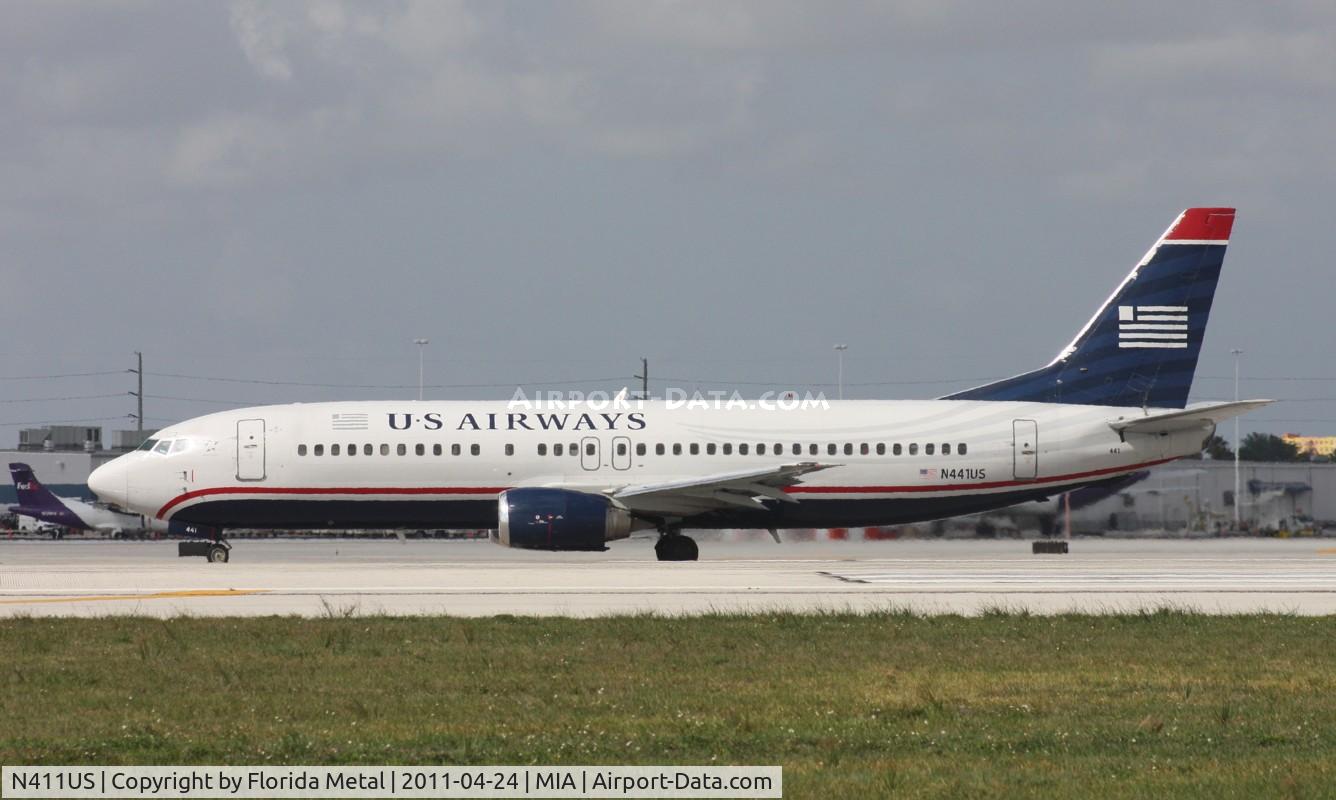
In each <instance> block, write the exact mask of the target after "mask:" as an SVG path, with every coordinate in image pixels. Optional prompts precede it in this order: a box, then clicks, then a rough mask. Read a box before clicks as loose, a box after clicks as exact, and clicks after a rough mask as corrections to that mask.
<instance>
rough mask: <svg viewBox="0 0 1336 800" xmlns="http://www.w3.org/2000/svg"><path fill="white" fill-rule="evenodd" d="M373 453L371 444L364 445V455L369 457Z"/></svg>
mask: <svg viewBox="0 0 1336 800" xmlns="http://www.w3.org/2000/svg"><path fill="white" fill-rule="evenodd" d="M371 453H372V448H371V445H369V444H364V445H362V455H364V456H369V455H371Z"/></svg>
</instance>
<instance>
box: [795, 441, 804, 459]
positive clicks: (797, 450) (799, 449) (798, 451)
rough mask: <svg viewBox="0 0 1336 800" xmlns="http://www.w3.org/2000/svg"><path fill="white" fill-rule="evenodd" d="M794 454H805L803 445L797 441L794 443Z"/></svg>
mask: <svg viewBox="0 0 1336 800" xmlns="http://www.w3.org/2000/svg"><path fill="white" fill-rule="evenodd" d="M793 454H794V455H795V456H800V455H802V454H803V446H802V445H800V444H798V443H797V442H794V443H793Z"/></svg>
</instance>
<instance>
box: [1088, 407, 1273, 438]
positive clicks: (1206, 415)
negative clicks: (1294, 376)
mask: <svg viewBox="0 0 1336 800" xmlns="http://www.w3.org/2000/svg"><path fill="white" fill-rule="evenodd" d="M1272 402H1275V401H1273V400H1237V401H1235V402H1232V403H1204V404H1202V405H1198V406H1193V407H1192V408H1185V409H1183V410H1182V411H1167V412H1165V413H1162V414H1151V415H1149V416H1144V417H1130V418H1119V419H1117V420H1115V421H1113V422H1110V423H1109V427H1110V428H1113V429H1114V430H1115V431H1118V432H1119V433H1149V434H1159V433H1173V432H1174V431H1188V430H1192V429H1193V428H1200V427H1203V426H1205V425H1215V424H1218V423H1220V422H1223V421H1225V420H1227V419H1232V418H1234V417H1237V416H1239V415H1240V414H1246V413H1248V412H1249V411H1252V410H1253V409H1255V408H1261V407H1262V406H1265V405H1268V404H1270V403H1272Z"/></svg>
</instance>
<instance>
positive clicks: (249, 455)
mask: <svg viewBox="0 0 1336 800" xmlns="http://www.w3.org/2000/svg"><path fill="white" fill-rule="evenodd" d="M237 480H239V481H262V480H264V420H262V419H243V420H239V421H238V422H237Z"/></svg>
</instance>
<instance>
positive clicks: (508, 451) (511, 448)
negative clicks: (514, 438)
mask: <svg viewBox="0 0 1336 800" xmlns="http://www.w3.org/2000/svg"><path fill="white" fill-rule="evenodd" d="M506 455H508V456H513V455H515V445H513V444H508V445H506Z"/></svg>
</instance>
